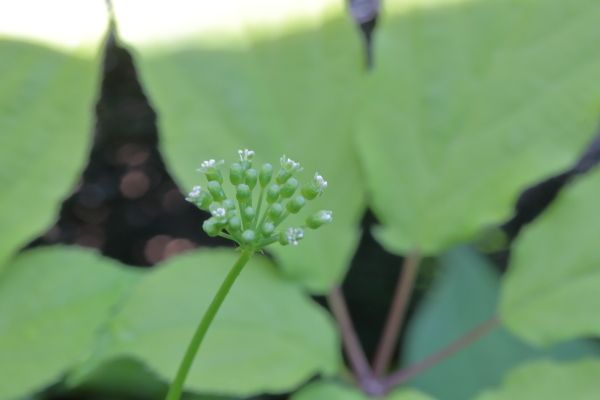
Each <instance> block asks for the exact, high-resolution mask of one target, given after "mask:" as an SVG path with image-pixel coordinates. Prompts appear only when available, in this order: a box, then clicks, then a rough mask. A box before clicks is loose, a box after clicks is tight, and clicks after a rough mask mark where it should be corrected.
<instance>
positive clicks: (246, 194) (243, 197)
mask: <svg viewBox="0 0 600 400" xmlns="http://www.w3.org/2000/svg"><path fill="white" fill-rule="evenodd" d="M235 189H236V193H235V197H236V198H237V199H238V201H239V202H240V203H246V202H248V201H249V200H250V198H251V197H252V191H251V190H250V187H248V185H246V184H245V183H241V184H239V185H237V187H236V188H235Z"/></svg>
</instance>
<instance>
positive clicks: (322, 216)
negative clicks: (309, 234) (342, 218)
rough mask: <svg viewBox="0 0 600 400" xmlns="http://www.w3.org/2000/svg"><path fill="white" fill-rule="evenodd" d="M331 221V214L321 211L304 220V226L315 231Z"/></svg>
mask: <svg viewBox="0 0 600 400" xmlns="http://www.w3.org/2000/svg"><path fill="white" fill-rule="evenodd" d="M331 221H333V212H331V211H329V210H321V211H317V212H316V213H314V214H313V215H311V216H310V217H308V218H307V219H306V226H308V227H309V228H311V229H317V228H319V227H321V226H323V225H325V224H329V223H331Z"/></svg>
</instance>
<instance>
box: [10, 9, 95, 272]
mask: <svg viewBox="0 0 600 400" xmlns="http://www.w3.org/2000/svg"><path fill="white" fill-rule="evenodd" d="M93 3H94V4H84V3H83V2H80V1H75V0H71V1H68V0H67V1H65V0H58V1H56V2H54V1H53V2H41V3H40V2H38V1H32V0H25V1H19V2H17V3H15V4H13V5H11V7H5V9H4V10H3V12H2V13H0V60H4V62H2V63H0V76H2V79H0V132H1V133H0V187H1V188H2V194H1V195H0V269H1V268H2V265H3V264H4V262H5V261H6V260H7V259H8V258H9V257H10V256H11V255H12V254H14V253H15V252H16V250H18V249H19V248H20V247H22V246H24V245H25V244H26V243H27V241H29V240H31V239H33V238H34V237H35V236H36V235H37V234H39V233H40V231H42V230H43V229H44V228H45V227H47V226H48V225H49V224H50V223H51V222H52V219H53V218H54V217H55V215H56V214H57V210H58V207H59V205H60V201H61V200H62V199H63V198H64V197H66V195H67V194H68V191H69V189H71V188H72V187H73V186H74V185H75V183H76V181H75V180H76V178H77V175H78V174H79V172H80V169H81V167H82V166H83V163H84V160H85V155H86V152H87V146H88V142H89V138H90V136H91V128H92V123H93V119H92V111H93V105H94V96H95V93H96V87H97V78H98V73H99V72H98V70H99V68H98V63H97V62H96V60H95V57H96V52H97V50H98V48H99V44H100V39H101V37H102V35H103V33H104V31H105V29H106V10H105V6H104V4H102V2H93ZM96 3H97V4H96ZM33 9H35V12H32V10H33ZM36 16H39V18H37V17H36Z"/></svg>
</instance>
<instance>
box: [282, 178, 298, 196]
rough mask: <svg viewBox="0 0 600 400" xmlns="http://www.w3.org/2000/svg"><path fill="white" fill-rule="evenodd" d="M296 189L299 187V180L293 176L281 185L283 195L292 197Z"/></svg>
mask: <svg viewBox="0 0 600 400" xmlns="http://www.w3.org/2000/svg"><path fill="white" fill-rule="evenodd" d="M296 189H298V180H297V179H296V178H294V177H292V178H290V179H288V180H287V181H286V182H285V184H284V185H283V186H282V187H281V197H284V198H288V197H292V196H293V195H294V192H295V191H296Z"/></svg>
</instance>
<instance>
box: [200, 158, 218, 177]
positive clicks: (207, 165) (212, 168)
mask: <svg viewBox="0 0 600 400" xmlns="http://www.w3.org/2000/svg"><path fill="white" fill-rule="evenodd" d="M221 164H223V160H221V161H215V160H206V161H203V162H202V164H200V168H198V171H200V172H202V173H204V175H206V179H207V180H208V181H209V182H211V181H216V182H219V183H223V175H221V171H220V170H219V168H218V167H219V166H220V165H221Z"/></svg>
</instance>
